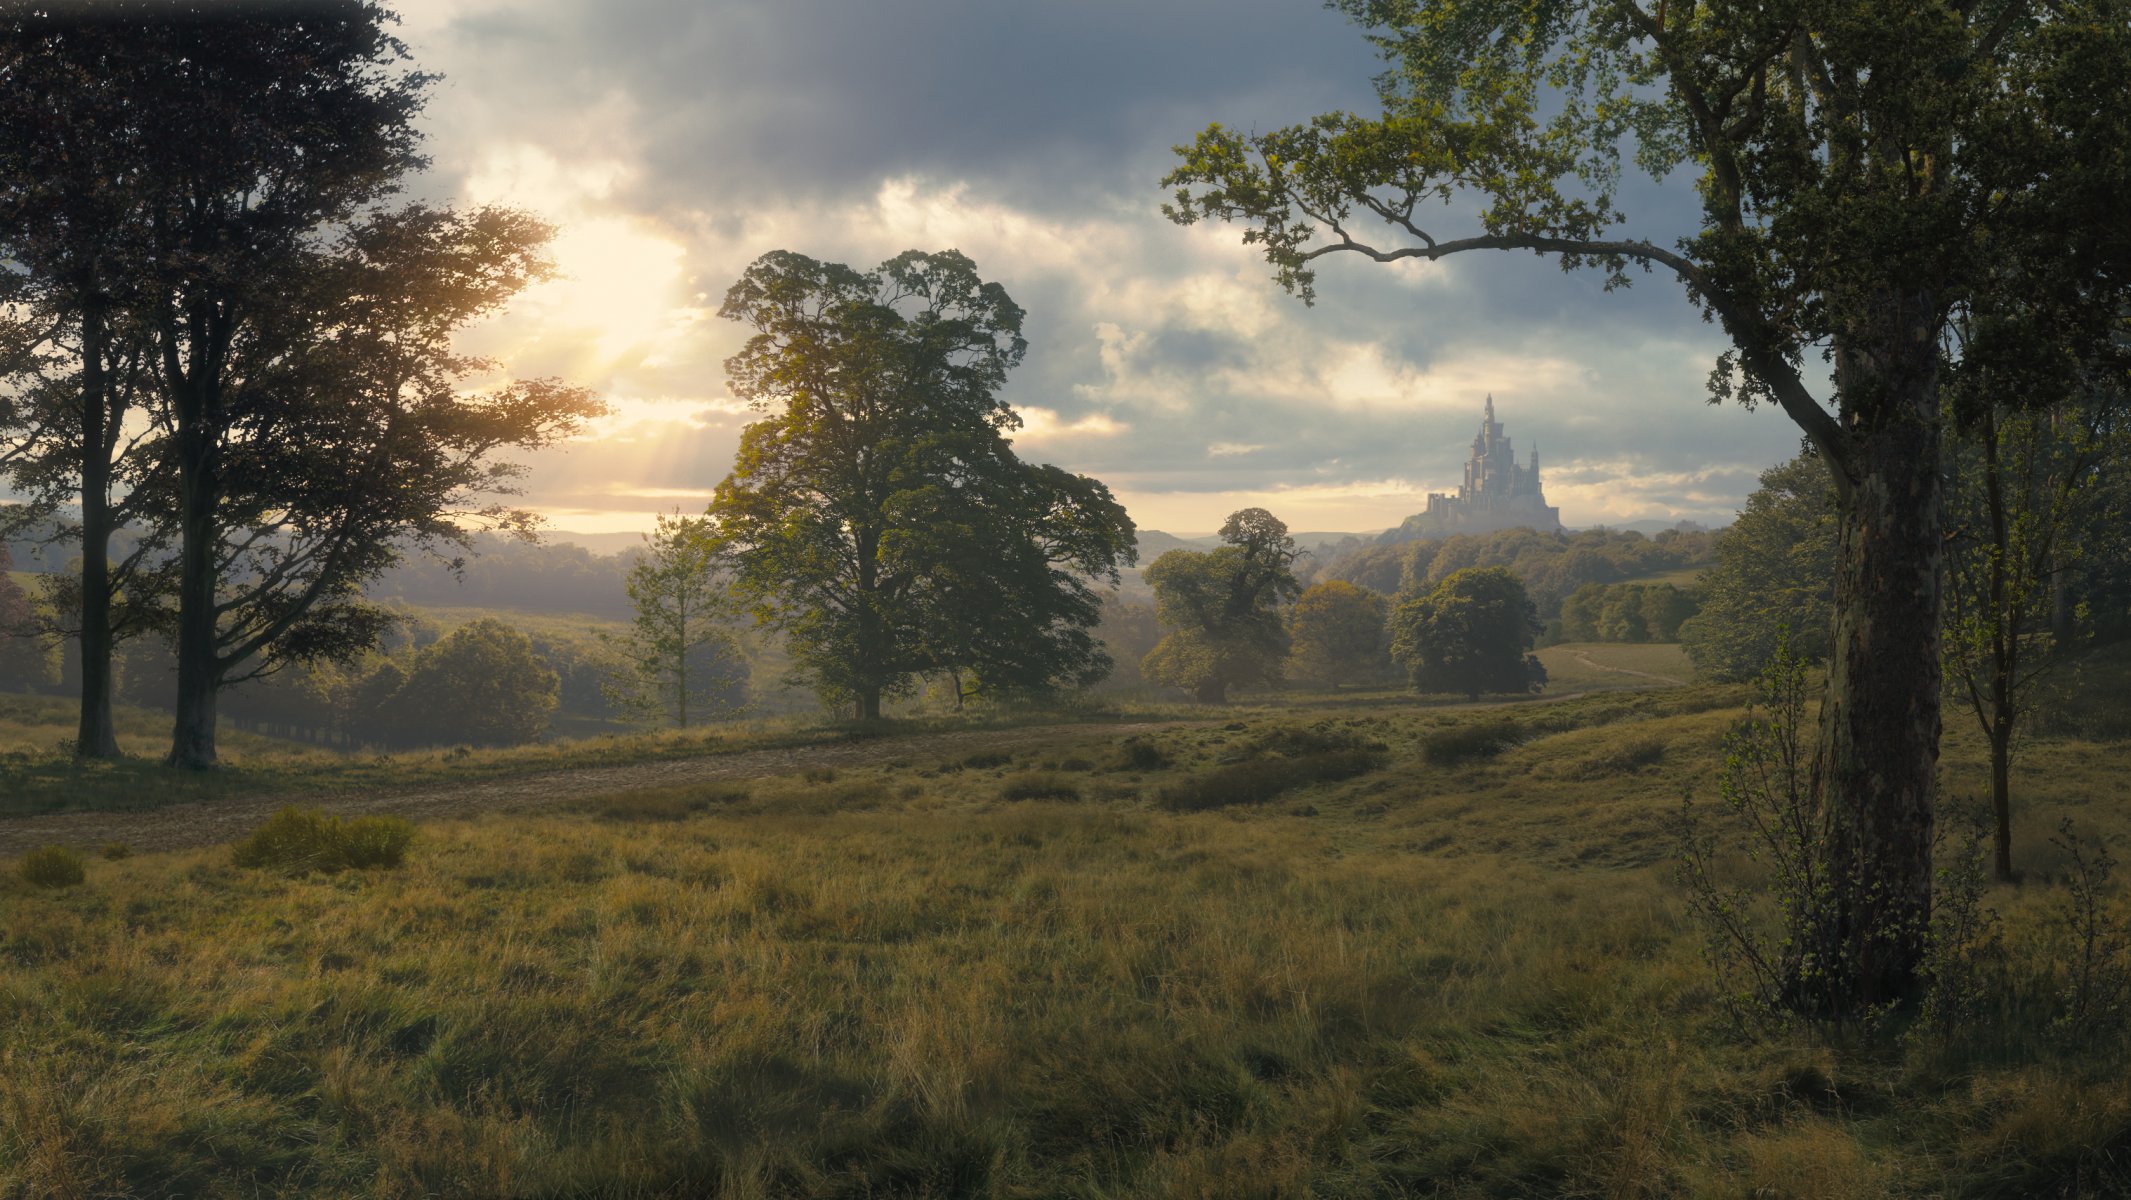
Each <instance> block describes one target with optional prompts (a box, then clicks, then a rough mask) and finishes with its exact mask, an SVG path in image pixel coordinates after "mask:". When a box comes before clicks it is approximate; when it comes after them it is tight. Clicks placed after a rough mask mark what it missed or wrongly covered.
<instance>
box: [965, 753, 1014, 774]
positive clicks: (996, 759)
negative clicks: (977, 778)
mask: <svg viewBox="0 0 2131 1200" xmlns="http://www.w3.org/2000/svg"><path fill="white" fill-rule="evenodd" d="M1013 761H1014V756H1013V755H1011V754H1005V753H1002V752H1000V751H998V750H979V751H977V752H976V753H975V754H972V755H970V756H969V757H968V758H965V759H963V760H962V765H963V766H965V767H968V768H970V769H971V770H975V771H984V770H989V769H991V768H992V767H1004V766H1009V765H1011V764H1012V763H1013Z"/></svg>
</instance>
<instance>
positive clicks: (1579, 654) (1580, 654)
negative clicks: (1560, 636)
mask: <svg viewBox="0 0 2131 1200" xmlns="http://www.w3.org/2000/svg"><path fill="white" fill-rule="evenodd" d="M1573 653H1574V654H1575V655H1576V661H1577V662H1580V663H1582V664H1583V665H1584V666H1587V667H1589V668H1591V669H1592V670H1594V671H1611V672H1613V673H1614V674H1615V675H1639V676H1641V677H1642V678H1644V679H1655V680H1657V681H1658V682H1659V683H1662V684H1666V685H1668V686H1671V687H1684V686H1686V684H1687V681H1686V680H1684V679H1675V678H1673V677H1672V676H1670V675H1658V674H1654V673H1652V672H1649V671H1638V670H1635V669H1633V668H1632V667H1609V666H1607V665H1606V664H1604V663H1602V662H1593V661H1592V660H1591V652H1590V651H1589V650H1577V651H1574V652H1573Z"/></svg>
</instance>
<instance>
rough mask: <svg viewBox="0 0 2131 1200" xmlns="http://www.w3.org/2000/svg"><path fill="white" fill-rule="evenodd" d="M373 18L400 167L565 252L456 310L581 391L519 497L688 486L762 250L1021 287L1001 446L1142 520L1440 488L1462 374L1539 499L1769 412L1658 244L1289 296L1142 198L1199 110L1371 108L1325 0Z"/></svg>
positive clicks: (1720, 487)
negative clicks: (1493, 401)
mask: <svg viewBox="0 0 2131 1200" xmlns="http://www.w3.org/2000/svg"><path fill="white" fill-rule="evenodd" d="M403 17H404V25H403V27H402V33H403V35H404V36H405V37H406V39H407V41H408V42H409V44H410V47H411V49H412V50H413V53H414V56H415V59H416V61H418V62H420V63H421V64H422V65H423V67H424V68H425V69H428V70H434V71H437V72H440V73H441V74H442V75H443V77H444V78H443V82H442V83H441V84H440V85H439V86H438V87H437V88H436V89H435V91H434V93H433V95H432V96H431V98H430V102H429V105H428V109H427V112H426V114H425V117H424V119H423V127H424V128H425V129H426V130H427V131H428V134H429V139H430V140H429V143H428V151H429V153H430V156H431V159H432V161H433V163H434V164H435V166H434V167H433V168H432V171H431V173H430V174H429V175H428V176H427V177H426V178H425V180H424V182H423V185H422V187H423V190H424V191H425V192H426V194H427V195H428V196H429V197H430V198H433V199H437V200H440V201H447V202H452V203H460V204H478V203H508V204H512V205H517V206H521V207H524V208H526V209H529V210H532V211H534V212H536V213H539V214H541V215H542V216H544V217H546V218H547V219H549V220H551V221H554V222H556V223H558V224H559V225H560V226H561V230H560V234H559V236H558V238H557V241H556V243H555V246H554V251H555V256H556V259H557V261H558V263H559V265H560V267H561V268H562V270H563V271H564V272H565V273H566V278H563V279H559V280H556V281H554V282H551V283H549V284H546V285H543V286H541V287H538V288H535V289H533V290H531V291H529V292H528V293H526V294H525V295H523V296H521V297H520V298H519V299H518V301H517V302H516V303H515V304H513V306H512V307H511V309H510V310H509V312H508V313H507V314H506V315H504V316H503V317H501V318H499V319H496V320H494V321H491V322H489V323H488V324H487V325H485V326H483V327H481V328H480V329H478V330H476V331H475V332H474V333H472V334H471V335H470V336H469V337H468V338H467V345H468V347H469V348H471V349H476V350H479V351H482V352H485V353H490V354H493V355H495V356H497V357H498V358H500V359H501V360H502V362H503V363H504V365H505V367H506V368H507V369H508V370H510V371H512V372H514V373H516V374H518V375H520V376H524V375H529V374H547V373H551V374H555V375H558V376H561V377H563V378H566V379H569V380H571V381H572V382H575V383H579V384H583V385H585V386H588V387H591V388H593V389H595V390H596V391H598V392H600V393H602V394H603V395H604V396H605V397H606V399H607V400H608V401H609V402H610V404H611V405H612V406H613V413H612V415H611V416H610V417H608V418H607V419H606V420H604V421H603V422H601V423H600V424H599V425H598V426H597V428H596V430H595V431H594V432H593V433H592V435H591V436H590V437H588V438H586V439H583V440H581V441H579V442H577V443H575V444H573V445H570V446H568V447H566V448H563V449H558V450H552V451H546V452H542V453H541V454H539V455H537V456H535V457H534V459H533V460H532V461H533V467H534V469H533V471H532V473H531V475H530V477H529V479H528V485H529V489H530V490H529V497H528V499H529V500H530V501H531V503H532V505H533V507H535V508H537V509H539V510H541V511H542V512H544V513H545V514H546V515H547V516H548V517H549V519H550V523H551V525H552V526H553V527H555V528H558V529H565V530H572V531H583V532H586V533H594V534H596V533H601V532H617V531H634V530H639V529H643V528H647V527H648V526H649V525H650V522H651V514H652V513H654V512H658V511H663V510H668V509H671V508H674V507H676V506H678V507H682V508H684V509H688V510H691V511H692V510H694V509H697V508H699V507H700V506H701V504H702V503H703V502H704V500H706V499H707V498H708V495H709V490H710V488H711V487H712V486H713V485H715V484H716V483H717V481H718V480H719V479H721V478H722V477H723V476H724V474H725V473H726V471H727V470H728V469H729V467H730V464H731V462H732V455H733V450H734V447H735V445H736V442H737V439H738V434H739V430H740V428H741V427H742V426H743V425H744V424H746V423H747V421H748V420H749V419H750V417H751V414H750V413H748V412H747V410H746V409H745V408H744V406H742V405H741V404H739V403H738V402H737V401H736V400H734V398H733V397H732V396H731V394H730V393H729V392H728V390H727V388H726V382H725V377H724V372H723V370H722V367H721V363H722V361H723V360H724V358H725V357H726V356H728V355H729V354H731V353H732V352H733V351H734V350H736V349H737V348H738V346H739V343H740V340H741V338H740V329H739V327H738V326H736V325H734V324H732V323H731V322H727V321H723V320H720V319H719V318H718V317H717V315H716V310H717V306H718V303H719V301H720V299H721V298H722V296H723V294H724V291H725V289H726V287H727V286H729V285H730V284H731V283H732V281H733V280H734V279H735V278H737V277H738V276H739V274H740V272H741V271H742V270H743V269H744V268H745V267H746V265H747V264H748V263H749V262H751V261H753V260H754V259H755V257H756V256H758V255H759V254H761V253H763V252H764V251H766V250H770V249H775V248H780V247H781V248H789V249H793V250H797V251H800V252H802V253H806V254H810V255H813V256H815V257H818V258H822V259H827V260H832V261H844V262H853V263H871V262H877V261H880V260H882V259H884V258H887V257H888V256H890V255H892V254H894V253H897V252H899V251H902V250H905V249H911V248H918V249H926V250H936V249H946V248H949V247H954V248H959V249H961V250H962V251H964V252H965V253H967V254H969V255H970V256H971V257H972V258H974V259H975V260H976V262H977V264H978V267H979V269H980V270H982V271H983V272H984V274H985V277H986V278H988V279H994V280H997V281H999V282H1001V283H1003V284H1004V285H1005V286H1006V287H1007V289H1008V291H1009V292H1011V293H1012V295H1013V297H1014V298H1015V300H1016V301H1018V302H1019V303H1020V304H1021V305H1022V306H1023V307H1025V308H1026V309H1027V310H1028V312H1029V318H1028V322H1027V326H1026V332H1027V335H1028V338H1029V343H1030V349H1029V354H1028V359H1027V362H1026V364H1025V365H1024V366H1023V367H1022V368H1021V369H1020V370H1019V371H1017V372H1016V373H1015V374H1014V376H1013V377H1012V380H1011V382H1010V383H1009V384H1008V387H1007V389H1006V392H1005V398H1006V399H1007V400H1008V401H1009V402H1010V403H1012V404H1013V405H1014V406H1015V407H1016V408H1017V409H1018V410H1019V411H1020V413H1021V415H1022V417H1023V418H1024V420H1025V421H1026V426H1025V428H1024V429H1023V431H1022V432H1021V435H1020V437H1019V439H1018V444H1019V448H1020V450H1021V452H1022V454H1023V455H1024V456H1025V457H1027V458H1030V459H1032V460H1037V461H1049V462H1055V463H1058V464H1059V465H1061V466H1064V467H1066V468H1067V469H1069V470H1072V471H1076V472H1084V473H1087V474H1091V475H1094V476H1096V477H1098V478H1101V479H1103V480H1105V481H1106V482H1108V483H1109V484H1110V485H1111V486H1112V487H1113V488H1114V489H1115V490H1116V492H1117V494H1118V496H1119V498H1120V499H1121V500H1123V501H1124V503H1125V504H1126V505H1127V507H1128V508H1129V509H1130V511H1131V513H1132V515H1133V517H1134V518H1135V520H1137V521H1138V523H1139V524H1140V526H1141V527H1142V528H1143V529H1144V528H1153V529H1166V530H1172V531H1206V530H1211V529H1213V528H1214V527H1215V526H1217V525H1219V524H1220V522H1221V520H1222V518H1223V517H1224V516H1225V515H1226V514H1227V513H1228V512H1230V511H1232V510H1235V509H1237V508H1239V507H1243V506H1246V505H1264V506H1266V507H1268V508H1271V509H1273V510H1275V511H1277V512H1278V513H1280V514H1281V516H1282V517H1283V518H1285V519H1286V520H1287V521H1288V522H1289V523H1290V524H1291V525H1292V526H1293V527H1295V528H1298V529H1330V530H1373V529H1382V528H1385V527H1388V526H1392V525H1396V524H1397V523H1398V522H1399V521H1400V520H1401V519H1402V518H1403V517H1405V516H1407V515H1408V514H1410V513H1413V512H1417V511H1419V510H1420V509H1421V508H1422V506H1423V504H1424V502H1425V496H1426V493H1427V492H1429V491H1431V490H1450V489H1452V488H1454V487H1455V485H1456V483H1457V479H1458V472H1459V464H1460V463H1461V462H1462V461H1463V459H1464V456H1465V454H1466V450H1467V447H1468V444H1469V442H1470V440H1471V438H1472V435H1473V429H1474V427H1475V424H1476V422H1477V418H1478V414H1479V408H1480V402H1481V399H1482V397H1483V396H1484V395H1485V394H1487V393H1489V392H1492V393H1493V394H1494V395H1495V396H1496V398H1497V400H1498V402H1499V405H1500V408H1501V415H1502V418H1503V420H1504V421H1505V423H1506V424H1507V425H1508V426H1509V431H1510V433H1511V435H1512V436H1513V437H1514V438H1515V439H1516V443H1517V446H1518V449H1519V451H1520V453H1522V452H1524V451H1525V450H1527V449H1528V448H1530V447H1531V446H1533V445H1534V444H1536V445H1537V446H1538V447H1539V448H1540V449H1541V450H1542V452H1543V453H1544V454H1545V456H1546V463H1547V491H1548V497H1549V500H1550V501H1551V502H1552V503H1554V504H1558V505H1559V506H1560V507H1561V510H1562V517H1563V520H1564V521H1565V522H1567V523H1568V524H1569V525H1571V526H1588V525H1594V524H1601V523H1603V524H1610V525H1621V524H1625V523H1629V522H1634V521H1638V520H1641V521H1659V522H1667V523H1669V522H1671V521H1674V520H1679V519H1692V520H1696V521H1701V522H1704V523H1708V524H1713V525H1721V524H1724V523H1727V522H1728V521H1729V520H1730V517H1731V514H1732V513H1733V512H1734V511H1735V510H1736V509H1737V507H1738V506H1739V504H1740V503H1741V502H1742V501H1743V500H1744V499H1745V497H1746V495H1747V493H1748V492H1750V491H1751V490H1752V489H1753V486H1754V479H1755V476H1756V474H1757V473H1758V472H1759V471H1760V470H1762V469H1764V468H1766V467H1767V466H1769V465H1770V464H1771V463H1774V462H1777V461H1779V460H1781V459H1784V458H1787V457H1789V455H1790V454H1791V453H1793V452H1795V449H1796V446H1797V432H1796V429H1795V427H1793V426H1792V425H1790V423H1789V422H1787V421H1785V420H1783V419H1782V418H1781V417H1780V416H1779V415H1778V414H1776V413H1774V412H1772V411H1767V410H1764V411H1760V412H1754V413H1748V412H1744V411H1742V410H1740V409H1738V408H1737V407H1733V406H1727V407H1721V408H1713V407H1709V406H1707V405H1704V404H1703V403H1701V399H1702V396H1703V387H1704V380H1705V378H1706V377H1707V375H1708V373H1709V370H1710V366H1711V363H1712V361H1713V360H1714V358H1715V356H1716V355H1717V353H1719V351H1720V350H1721V349H1722V347H1723V338H1722V336H1721V334H1719V333H1718V332H1717V331H1716V330H1715V329H1713V328H1712V327H1709V326H1705V325H1703V324H1702V323H1700V322H1699V321H1698V320H1696V319H1695V316H1694V314H1693V311H1692V310H1691V308H1690V307H1689V305H1688V304H1687V302H1686V300H1685V299H1684V298H1682V296H1681V293H1680V290H1679V289H1678V288H1677V287H1676V286H1674V285H1673V284H1672V283H1671V282H1670V281H1669V280H1655V279H1653V280H1651V281H1650V283H1651V284H1652V286H1639V287H1636V288H1633V289H1631V290H1630V292H1629V293H1628V294H1626V295H1625V296H1623V295H1614V296H1611V297H1603V298H1602V297H1601V295H1600V280H1599V278H1598V277H1597V275H1595V274H1593V273H1588V272H1587V273H1581V274H1574V275H1564V274H1563V273H1561V272H1560V271H1559V270H1558V269H1557V268H1556V267H1555V265H1554V264H1553V263H1552V262H1551V261H1548V260H1542V259H1538V258H1527V257H1523V256H1519V257H1515V258H1499V257H1486V258H1478V259H1452V260H1449V261H1446V262H1444V263H1441V264H1437V265H1432V266H1422V265H1418V264H1413V263H1408V264H1403V265H1402V266H1400V267H1398V268H1395V269H1385V268H1381V267H1377V266H1374V265H1373V264H1368V263H1365V262H1361V261H1358V260H1357V261H1352V262H1347V261H1339V260H1333V261H1330V262H1327V263H1326V264H1324V266H1325V278H1326V281H1327V284H1328V286H1326V287H1325V288H1324V289H1323V295H1322V298H1321V299H1320V301H1319V302H1318V304H1317V306H1316V307H1315V308H1306V307H1304V306H1303V305H1302V304H1300V303H1298V302H1296V301H1294V300H1292V299H1290V298H1288V297H1286V296H1285V295H1283V294H1282V293H1281V292H1280V290H1279V288H1278V287H1276V286H1275V285H1274V284H1273V283H1272V282H1271V280H1270V279H1269V278H1268V272H1267V269H1266V267H1265V265H1264V263H1263V261H1262V260H1261V259H1260V258H1259V257H1258V256H1257V254H1256V253H1255V251H1254V249H1253V248H1252V247H1247V246H1243V245H1241V244H1239V242H1238V239H1237V236H1236V231H1235V230H1234V229H1232V228H1225V227H1221V226H1218V225H1215V226H1199V227H1194V228H1192V229H1189V230H1179V229H1178V228H1176V227H1175V226H1173V225H1171V224H1169V223H1168V222H1167V221H1165V220H1164V219H1163V218H1162V215H1161V213H1160V211H1159V208H1160V204H1161V201H1162V199H1163V197H1162V195H1161V192H1160V190H1159V189H1158V188H1157V186H1156V184H1155V181H1156V180H1158V179H1159V178H1160V177H1161V175H1162V174H1163V173H1164V172H1165V171H1166V170H1168V169H1169V166H1170V165H1171V164H1172V162H1173V158H1174V156H1173V154H1172V153H1171V150H1170V146H1171V143H1173V142H1174V141H1176V140H1178V139H1179V138H1180V137H1182V136H1184V135H1185V134H1187V133H1189V132H1190V131H1192V130H1194V129H1196V128H1198V127H1199V126H1200V125H1202V124H1203V122H1204V120H1205V119H1206V116H1207V114H1210V113H1211V114H1220V115H1221V118H1222V119H1223V120H1224V121H1225V122H1227V123H1229V124H1231V125H1233V126H1236V127H1238V128H1249V127H1251V126H1252V125H1253V123H1255V124H1256V126H1257V127H1259V128H1269V127H1272V126H1275V125H1278V124H1282V123H1285V122H1286V121H1289V120H1292V119H1293V118H1294V116H1295V114H1297V113H1307V112H1317V111H1323V110H1329V109H1335V108H1347V109H1354V110H1359V111H1369V110H1371V109H1372V107H1373V101H1372V97H1371V96H1370V95H1369V92H1368V90H1367V80H1368V78H1369V77H1370V75H1371V74H1372V73H1373V72H1374V70H1375V69H1376V66H1375V63H1374V61H1373V59H1372V57H1371V52H1370V50H1369V47H1368V45H1367V44H1366V42H1365V41H1364V40H1363V38H1362V36H1361V34H1360V32H1359V31H1358V30H1356V29H1354V28H1353V27H1351V26H1350V25H1348V24H1347V23H1346V22H1345V21H1344V20H1343V19H1342V18H1341V16H1340V15H1339V14H1337V13H1334V12H1328V11H1324V10H1321V9H1318V8H1315V7H1313V6H1311V5H1307V4H1295V3H1292V2H1290V0H1240V2H1237V3H1227V2H1224V3H1219V4H1216V3H1214V2H1213V0H1160V2H1157V3H1142V2H1137V0H1135V2H1126V0H1103V2H1098V3H1085V4H1075V5H1071V6H1057V7H1041V6H1023V5H999V4H986V3H976V2H971V0H920V2H913V3H906V4H897V5H895V6H893V7H892V8H889V7H882V6H851V5H845V4H835V3H829V2H827V0H803V2H795V3H783V4H776V5H759V4H745V3H738V2H736V0H725V2H720V3H709V4H702V3H694V2H683V0H614V2H611V3H596V4H595V3H591V2H589V0H517V2H512V3H495V2H491V0H432V2H427V3H423V4H420V5H410V6H407V11H406V12H405V13H404V14H403ZM829 29H833V30H835V31H836V33H835V36H833V37H829V36H824V35H823V32H822V31H824V30H829ZM1624 196H1625V199H1626V201H1627V203H1625V204H1624V205H1623V207H1624V208H1626V209H1627V210H1628V211H1629V212H1630V213H1631V214H1633V218H1632V219H1631V221H1630V222H1629V225H1628V227H1627V228H1626V232H1629V233H1632V234H1635V235H1637V236H1642V237H1647V238H1650V239H1652V240H1654V241H1657V242H1659V243H1670V242H1671V241H1672V240H1673V239H1674V238H1675V237H1677V236H1679V235H1681V234H1683V233H1686V232H1690V231H1691V230H1692V228H1693V224H1694V216H1695V211H1696V200H1695V197H1694V193H1693V189H1692V186H1691V181H1689V180H1688V179H1686V178H1685V177H1675V179H1674V180H1672V181H1671V183H1670V184H1668V185H1667V186H1664V187H1659V186H1657V185H1653V184H1650V183H1649V182H1648V181H1646V180H1641V179H1639V178H1632V179H1630V180H1628V181H1626V182H1625V191H1624Z"/></svg>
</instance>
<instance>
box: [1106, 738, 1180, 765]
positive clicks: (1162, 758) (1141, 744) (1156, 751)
mask: <svg viewBox="0 0 2131 1200" xmlns="http://www.w3.org/2000/svg"><path fill="white" fill-rule="evenodd" d="M1168 765H1169V756H1168V755H1167V754H1164V753H1162V748H1161V747H1160V746H1157V745H1155V744H1154V743H1153V742H1150V741H1147V740H1145V739H1143V738H1126V739H1125V741H1124V742H1123V744H1121V745H1119V746H1118V748H1117V762H1116V764H1115V769H1117V770H1119V771H1159V770H1161V769H1162V768H1164V767H1166V766H1168Z"/></svg>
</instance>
